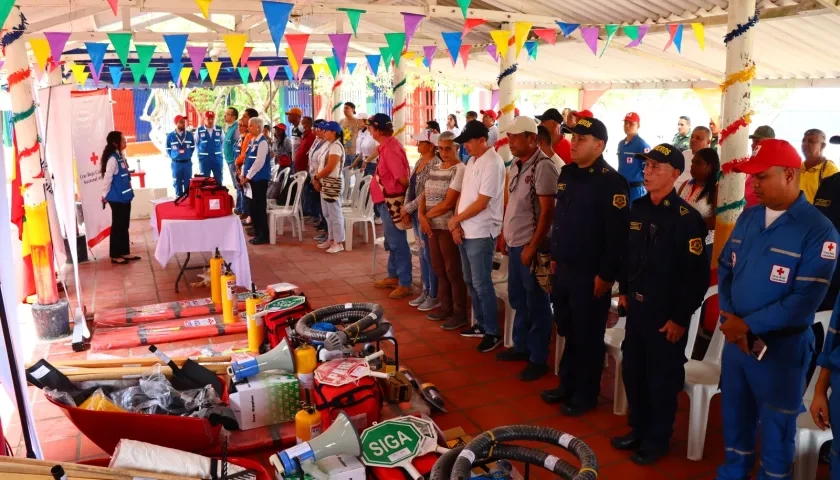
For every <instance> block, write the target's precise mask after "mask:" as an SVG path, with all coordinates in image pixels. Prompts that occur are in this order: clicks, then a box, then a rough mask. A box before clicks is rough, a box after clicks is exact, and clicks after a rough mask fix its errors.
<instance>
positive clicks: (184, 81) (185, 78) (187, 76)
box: [181, 66, 219, 88]
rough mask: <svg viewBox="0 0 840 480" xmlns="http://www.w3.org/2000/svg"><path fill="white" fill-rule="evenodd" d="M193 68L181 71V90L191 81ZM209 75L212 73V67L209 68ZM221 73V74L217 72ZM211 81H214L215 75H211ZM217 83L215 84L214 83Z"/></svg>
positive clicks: (185, 68)
mask: <svg viewBox="0 0 840 480" xmlns="http://www.w3.org/2000/svg"><path fill="white" fill-rule="evenodd" d="M192 71H193V68H192V67H184V68H182V69H181V88H184V87H186V86H187V82H188V81H189V80H190V74H191V73H192ZM207 73H210V67H209V66H208V67H207ZM216 73H219V72H216ZM210 81H211V82H212V81H213V75H212V74H211V75H210ZM214 83H215V82H214Z"/></svg>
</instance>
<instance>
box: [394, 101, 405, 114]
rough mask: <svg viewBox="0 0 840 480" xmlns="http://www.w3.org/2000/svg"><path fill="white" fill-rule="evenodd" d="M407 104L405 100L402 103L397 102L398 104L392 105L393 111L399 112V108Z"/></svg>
mask: <svg viewBox="0 0 840 480" xmlns="http://www.w3.org/2000/svg"><path fill="white" fill-rule="evenodd" d="M407 104H408V102H407V101H406V102H402V103H401V104H399V105H396V106H394V110H393V113H397V112H399V111H400V110H402V109H403V108H405V107H406V105H407Z"/></svg>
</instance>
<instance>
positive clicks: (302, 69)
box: [296, 60, 309, 82]
mask: <svg viewBox="0 0 840 480" xmlns="http://www.w3.org/2000/svg"><path fill="white" fill-rule="evenodd" d="M302 61H303V60H301V62H302ZM308 68H309V64H308V63H307V64H305V65H301V66H300V67H298V72H297V76H296V80H297V81H298V82H300V81H301V80H303V74H304V73H306V69H308Z"/></svg>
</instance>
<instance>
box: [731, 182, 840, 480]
mask: <svg viewBox="0 0 840 480" xmlns="http://www.w3.org/2000/svg"><path fill="white" fill-rule="evenodd" d="M765 214H766V207H764V206H763V205H758V206H755V207H752V208H748V209H747V210H745V211H744V213H743V214H741V216H740V217H739V218H738V222H737V223H736V224H735V229H734V230H733V231H732V235H731V236H730V238H729V241H728V242H727V243H726V246H725V247H724V250H723V252H722V253H721V256H720V258H719V260H718V276H719V279H718V289H719V293H720V298H719V299H720V309H721V311H722V312H728V313H731V314H734V315H736V316H738V317H740V318H742V319H743V320H744V322H745V323H746V324H747V326H748V327H749V329H750V332H751V333H752V334H754V335H755V336H756V337H758V338H759V339H761V340H762V341H763V342H764V343H765V344H766V345H767V350H766V352H765V354H764V357H763V358H762V360H761V361H759V360H757V359H756V358H755V357H754V356H753V355H750V354H746V353H744V352H742V351H741V350H740V349H739V348H738V346H737V345H735V344H732V343H727V344H726V346H725V347H724V350H723V362H722V365H721V390H722V398H721V404H722V410H723V439H724V445H725V448H726V462H725V463H724V464H723V465H722V466H721V467H720V468H719V469H718V476H717V478H718V480H743V479H746V478H747V477H748V476H749V475H750V472H751V471H752V469H753V467H754V466H755V460H756V458H755V457H756V430H757V427H758V423H759V422H760V423H761V462H760V466H759V474H758V478H759V479H760V480H770V479H779V478H790V477H791V475H792V468H793V453H794V441H795V435H796V417H797V416H798V415H799V414H800V413H803V412H804V411H805V408H804V406H803V404H802V395H803V393H804V392H805V373H806V370H807V368H808V364H809V362H810V360H811V357H812V355H813V351H814V334H813V332H812V330H811V328H809V327H810V326H811V324H812V323H813V322H814V313H815V312H816V310H817V307H818V306H819V304H820V302H821V301H822V299H823V297H824V296H825V293H826V291H827V290H828V285H829V282H830V281H831V276H832V274H833V273H834V268H835V265H836V256H837V242H838V234H837V230H835V228H834V227H833V226H832V225H831V222H829V221H828V220H827V219H826V218H825V217H824V216H823V215H822V214H820V213H819V212H818V211H817V209H816V208H814V207H813V206H812V205H811V204H810V203H808V201H807V200H806V199H805V195H803V194H802V193H800V194H799V198H798V199H797V200H796V202H794V203H793V205H791V207H790V208H789V209H788V210H787V211H786V212H785V213H783V214H782V215H781V216H780V217H778V218H777V219H776V220H775V221H774V222H773V223H772V224H770V226H769V227H766V228H765V221H766V220H765Z"/></svg>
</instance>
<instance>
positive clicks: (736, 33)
mask: <svg viewBox="0 0 840 480" xmlns="http://www.w3.org/2000/svg"><path fill="white" fill-rule="evenodd" d="M758 13H759V12H758V7H755V15H753V16H752V17H750V18H749V19H748V20H747V23H739V24H738V26H737V27H735V30H732V31H731V32H729V33H727V34H726V35H724V37H723V44H724V45H727V44H728V43H729V42H731V41H732V40H735V39H736V38H738V37H740V36H741V35H743V34H745V33H747V30H749V29H751V28H752V27H754V26H755V24H756V23H758V16H759V15H758Z"/></svg>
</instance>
